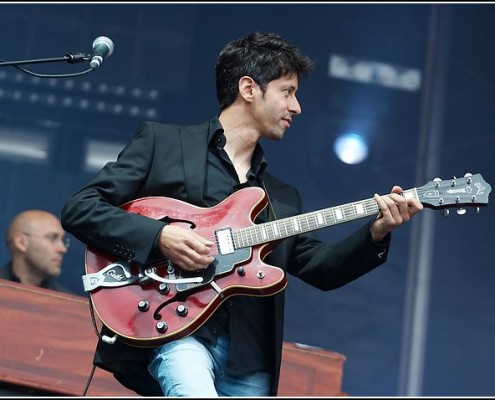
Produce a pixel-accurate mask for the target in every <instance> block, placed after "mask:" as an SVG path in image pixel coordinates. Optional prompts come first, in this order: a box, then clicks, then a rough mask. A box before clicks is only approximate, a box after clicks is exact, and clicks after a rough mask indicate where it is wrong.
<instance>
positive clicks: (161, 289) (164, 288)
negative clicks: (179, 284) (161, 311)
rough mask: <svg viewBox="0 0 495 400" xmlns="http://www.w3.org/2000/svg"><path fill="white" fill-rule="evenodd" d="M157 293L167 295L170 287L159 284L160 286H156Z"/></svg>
mask: <svg viewBox="0 0 495 400" xmlns="http://www.w3.org/2000/svg"><path fill="white" fill-rule="evenodd" d="M158 292H159V293H160V294H168V292H170V287H169V286H168V285H167V284H166V283H160V286H158Z"/></svg>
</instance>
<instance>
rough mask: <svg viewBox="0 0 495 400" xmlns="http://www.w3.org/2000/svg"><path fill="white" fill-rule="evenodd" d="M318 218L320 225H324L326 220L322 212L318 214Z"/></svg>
mask: <svg viewBox="0 0 495 400" xmlns="http://www.w3.org/2000/svg"><path fill="white" fill-rule="evenodd" d="M316 220H317V221H318V225H323V224H324V223H325V221H324V220H323V215H321V213H317V214H316Z"/></svg>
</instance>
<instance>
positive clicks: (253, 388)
mask: <svg viewBox="0 0 495 400" xmlns="http://www.w3.org/2000/svg"><path fill="white" fill-rule="evenodd" d="M228 354H229V337H228V336H227V335H226V334H224V335H222V336H220V337H219V339H218V341H217V344H216V346H209V345H207V344H205V343H203V342H201V341H199V340H198V339H196V338H195V337H194V336H188V337H186V338H183V339H178V340H175V341H172V342H169V343H166V344H164V345H162V346H160V347H158V348H157V349H155V351H154V353H153V357H152V360H151V363H150V365H149V367H148V369H149V372H150V374H151V375H152V376H153V377H154V378H155V379H156V380H157V381H158V383H159V384H160V386H161V388H162V390H163V394H164V395H165V396H169V397H196V398H199V397H219V396H221V397H226V396H234V397H243V396H256V397H260V396H269V395H270V387H271V374H270V373H269V372H267V371H256V372H254V373H252V374H249V375H242V376H237V375H236V376H233V375H229V374H227V373H225V366H226V363H227V357H228Z"/></svg>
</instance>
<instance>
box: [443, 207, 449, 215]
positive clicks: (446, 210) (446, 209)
mask: <svg viewBox="0 0 495 400" xmlns="http://www.w3.org/2000/svg"><path fill="white" fill-rule="evenodd" d="M449 214H450V210H449V209H448V208H444V209H443V216H444V217H448V216H449Z"/></svg>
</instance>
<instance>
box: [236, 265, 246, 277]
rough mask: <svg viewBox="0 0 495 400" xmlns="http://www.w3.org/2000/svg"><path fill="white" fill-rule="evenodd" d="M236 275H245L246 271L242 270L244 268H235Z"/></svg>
mask: <svg viewBox="0 0 495 400" xmlns="http://www.w3.org/2000/svg"><path fill="white" fill-rule="evenodd" d="M237 275H239V276H244V275H246V270H245V269H244V267H239V268H237Z"/></svg>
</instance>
